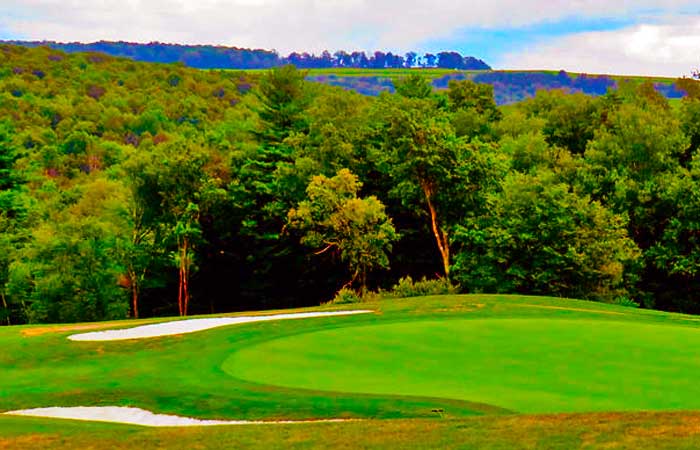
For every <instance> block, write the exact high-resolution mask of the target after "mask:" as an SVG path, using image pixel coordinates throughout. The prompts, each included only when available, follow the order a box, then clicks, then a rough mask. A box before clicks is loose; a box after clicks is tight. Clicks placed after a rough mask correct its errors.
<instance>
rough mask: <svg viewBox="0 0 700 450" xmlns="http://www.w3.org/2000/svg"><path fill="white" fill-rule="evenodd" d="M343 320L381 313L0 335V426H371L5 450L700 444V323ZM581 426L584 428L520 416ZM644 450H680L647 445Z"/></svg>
mask: <svg viewBox="0 0 700 450" xmlns="http://www.w3.org/2000/svg"><path fill="white" fill-rule="evenodd" d="M340 309H341V308H340V307H328V306H326V307H321V308H309V309H306V310H300V311H299V312H315V311H333V310H335V311H339V310H340ZM342 309H343V310H346V309H357V310H359V309H365V310H372V311H375V312H376V313H375V314H356V315H352V316H335V317H319V318H309V319H300V320H288V321H269V322H257V323H245V324H239V325H235V326H229V327H222V328H216V329H211V330H207V331H201V332H197V333H190V334H184V335H174V336H165V337H155V338H151V339H143V340H137V341H134V340H129V341H116V342H73V341H69V340H68V339H67V337H68V336H69V335H71V334H74V333H75V327H74V326H62V325H61V326H55V327H46V326H44V327H36V326H21V327H3V328H0V346H1V347H2V348H3V351H2V352H0V368H1V369H2V370H0V386H2V387H1V388H0V394H1V395H0V412H3V411H10V410H20V409H30V408H42V407H52V406H128V407H136V408H143V409H146V410H149V411H152V412H154V413H156V414H170V415H179V416H184V417H192V418H198V419H209V420H255V421H257V420H263V421H269V420H310V419H336V418H340V419H363V420H362V421H361V422H348V423H332V424H320V423H319V424H295V425H250V426H242V427H241V426H237V427H227V426H222V427H213V428H210V429H207V431H206V432H203V431H200V430H198V429H196V427H195V428H193V429H190V430H187V431H184V430H179V429H177V430H176V429H167V430H145V429H143V428H141V427H135V426H119V425H112V424H104V423H102V424H96V423H85V422H75V421H70V420H51V419H37V418H28V417H12V416H5V417H2V416H0V449H2V448H88V447H93V448H148V447H158V446H165V447H171V448H194V447H201V448H221V447H222V446H223V447H231V446H234V447H236V446H238V447H257V448H271V447H288V448H318V447H325V448H329V447H333V448H358V447H360V448H361V447H363V446H364V447H372V448H397V446H398V447H401V448H465V447H466V448H469V447H470V446H472V447H475V446H476V447H479V448H513V447H514V446H515V447H518V448H540V447H542V448H579V447H584V448H585V447H587V446H588V447H589V448H596V447H598V446H599V445H602V444H605V445H608V446H609V447H610V448H684V447H683V446H685V448H698V444H699V443H700V440H699V439H698V429H700V415H698V414H697V413H687V412H686V413H683V412H670V411H672V410H698V409H700V401H699V400H698V399H700V395H698V394H700V391H699V388H698V387H697V386H694V382H693V381H694V379H695V376H696V374H697V373H698V368H700V367H698V366H699V365H700V357H699V356H700V354H699V353H698V349H699V348H700V345H698V344H700V321H699V320H698V318H696V317H692V316H685V315H680V314H669V313H661V312H656V311H648V310H636V309H632V308H624V307H619V306H613V305H604V304H599V303H591V302H583V301H575V300H564V299H554V298H539V297H520V296H499V295H464V296H437V297H423V298H413V299H400V300H387V301H381V302H374V303H363V304H358V305H350V306H348V305H343V307H342ZM266 314H270V313H269V312H268V313H266ZM245 315H248V316H250V315H251V313H246V314H238V315H230V317H236V316H238V317H241V316H245ZM164 321H165V319H153V320H140V321H139V322H138V323H137V324H138V325H144V324H149V323H159V322H164ZM132 323H133V322H130V321H123V322H115V323H112V324H110V325H111V327H112V328H126V327H129V326H132ZM77 327H82V328H85V327H93V325H77ZM37 330H39V331H41V332H36V331H37ZM640 410H646V411H658V412H648V413H644V414H641V413H638V412H632V411H640ZM569 411H571V412H575V411H581V412H586V414H574V415H569V414H564V415H556V416H553V415H542V416H532V415H523V414H522V413H532V412H537V413H557V412H569ZM615 411H629V412H628V413H624V414H621V413H614V412H615ZM591 413H592V414H591ZM670 438H673V439H672V440H671V441H668V440H669V439H670ZM664 439H666V441H664ZM515 442H517V443H518V445H514V443H515ZM645 442H650V443H654V442H656V443H660V442H666V444H664V445H666V446H665V447H664V445H653V446H648V445H647V446H646V447H645V446H644V445H637V444H640V443H645ZM668 442H672V443H673V444H674V445H673V446H669V445H668ZM392 444H393V445H392ZM613 444H615V445H613ZM616 445H617V446H616ZM645 445H646V444H645Z"/></svg>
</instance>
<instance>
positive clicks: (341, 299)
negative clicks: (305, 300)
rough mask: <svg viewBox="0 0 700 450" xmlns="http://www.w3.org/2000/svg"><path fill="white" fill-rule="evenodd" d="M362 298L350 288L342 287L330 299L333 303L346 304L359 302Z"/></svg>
mask: <svg viewBox="0 0 700 450" xmlns="http://www.w3.org/2000/svg"><path fill="white" fill-rule="evenodd" d="M361 301H362V298H360V296H359V295H358V294H357V292H355V291H353V290H352V289H348V288H342V289H341V290H339V291H338V293H337V294H335V297H333V300H331V301H330V303H331V304H334V305H346V304H348V303H360V302H361Z"/></svg>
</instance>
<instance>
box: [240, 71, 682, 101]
mask: <svg viewBox="0 0 700 450" xmlns="http://www.w3.org/2000/svg"><path fill="white" fill-rule="evenodd" d="M248 72H253V73H261V72H265V71H264V70H251V71H248ZM306 72H307V79H308V80H310V81H315V82H319V83H324V84H329V85H333V86H339V87H342V88H344V89H348V90H353V91H356V92H359V93H361V94H364V95H379V94H380V93H381V92H393V91H394V82H396V81H397V80H399V79H401V78H403V77H405V76H407V75H409V74H418V75H420V76H422V77H425V78H428V79H430V80H432V85H433V87H434V88H435V89H446V88H447V87H448V85H449V82H450V81H452V80H472V81H474V82H476V83H485V84H490V85H492V86H493V88H494V97H495V99H496V103H498V104H499V105H508V104H512V103H516V102H519V101H521V100H524V99H526V98H530V97H533V96H534V95H535V93H536V92H537V91H538V90H551V89H563V90H566V91H569V92H582V93H584V94H588V95H594V96H598V95H603V94H605V93H606V92H607V91H608V90H610V89H614V88H616V87H618V86H619V85H620V84H621V83H624V82H632V83H643V82H650V83H653V84H654V86H655V87H656V89H657V91H658V92H659V93H661V94H662V95H663V96H664V97H666V98H667V99H669V100H677V99H680V98H681V97H683V95H684V93H683V92H682V91H681V90H679V89H676V87H675V81H676V80H675V79H673V78H664V77H645V76H627V75H603V74H583V73H566V72H561V73H560V72H558V71H552V70H493V71H465V70H449V69H338V68H334V69H308V70H306Z"/></svg>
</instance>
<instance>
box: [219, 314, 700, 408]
mask: <svg viewBox="0 0 700 450" xmlns="http://www.w3.org/2000/svg"><path fill="white" fill-rule="evenodd" d="M223 368H224V370H225V371H226V372H227V373H228V374H230V375H232V376H234V377H236V378H239V379H243V380H248V381H253V382H255V383H261V384H271V385H276V386H284V387H294V388H307V389H315V390H326V391H335V392H350V393H369V394H385V395H388V394H401V395H416V396H424V397H439V398H450V399H461V400H469V401H473V402H482V403H488V404H492V405H495V406H499V407H502V408H507V409H510V410H513V411H519V412H547V413H552V412H580V411H622V410H624V411H630V410H679V409H700V383H698V382H697V376H698V374H700V329H698V328H694V327H686V326H682V325H678V326H674V325H660V324H648V323H647V324H644V323H634V322H623V321H620V322H618V321H613V320H590V319H574V320H569V319H554V318H552V319H532V318H529V319H500V318H499V319H452V320H426V319H423V320H420V319H419V320H412V321H404V322H394V323H389V324H376V325H364V326H349V327H342V328H335V329H330V330H323V331H315V332H309V333H303V334H297V335H293V336H289V337H283V338H278V339H273V340H270V341H267V342H263V343H260V344H258V345H254V346H251V347H247V348H243V349H241V350H239V351H237V352H235V353H233V354H232V355H231V356H229V357H228V358H227V360H226V361H225V362H224V364H223Z"/></svg>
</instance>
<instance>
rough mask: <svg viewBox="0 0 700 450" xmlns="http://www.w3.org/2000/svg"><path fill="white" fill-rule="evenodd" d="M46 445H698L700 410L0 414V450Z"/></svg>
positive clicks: (641, 449) (564, 447)
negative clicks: (192, 416) (125, 419)
mask: <svg viewBox="0 0 700 450" xmlns="http://www.w3.org/2000/svg"><path fill="white" fill-rule="evenodd" d="M47 448H51V449H74V448H81V449H103V448H109V449H133V448H138V449H141V448H172V449H220V448H245V449H273V448H285V449H310V448H314V449H326V448H327V449H369V448H371V449H397V448H401V449H436V448H440V449H499V450H500V449H502V450H506V449H507V450H511V449H550V450H555V449H561V450H573V449H600V448H605V449H639V450H644V449H649V450H656V449H659V450H663V449H697V448H700V414H699V413H696V412H692V413H627V414H620V413H615V414H573V415H568V414H562V415H538V416H523V415H516V416H489V417H481V418H472V419H454V420H439V419H437V420H426V419H422V420H416V419H402V420H371V421H366V422H349V423H331V424H303V425H253V426H221V427H207V428H165V429H152V428H142V427H132V426H123V425H110V424H99V423H81V422H76V421H67V420H54V421H52V420H47V419H31V418H14V417H5V418H3V417H0V449H13V450H14V449H42V450H43V449H47Z"/></svg>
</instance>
